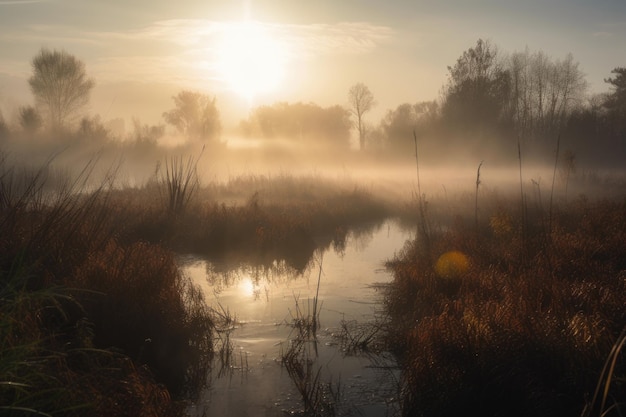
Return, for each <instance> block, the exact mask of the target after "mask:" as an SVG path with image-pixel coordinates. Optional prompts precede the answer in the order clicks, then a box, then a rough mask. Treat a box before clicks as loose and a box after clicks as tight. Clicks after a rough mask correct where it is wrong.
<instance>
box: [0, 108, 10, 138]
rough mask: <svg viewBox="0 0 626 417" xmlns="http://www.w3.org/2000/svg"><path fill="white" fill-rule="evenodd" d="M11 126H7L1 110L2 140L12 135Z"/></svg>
mask: <svg viewBox="0 0 626 417" xmlns="http://www.w3.org/2000/svg"><path fill="white" fill-rule="evenodd" d="M10 133H11V132H10V131H9V126H7V124H6V122H5V121H4V117H3V116H2V112H1V111H0V140H2V141H3V140H6V139H8V138H9V135H10Z"/></svg>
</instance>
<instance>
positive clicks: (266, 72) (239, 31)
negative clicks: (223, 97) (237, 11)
mask: <svg viewBox="0 0 626 417" xmlns="http://www.w3.org/2000/svg"><path fill="white" fill-rule="evenodd" d="M286 61H287V50H286V47H285V45H284V44H283V43H281V42H280V41H279V40H278V39H277V38H276V37H275V36H273V35H272V33H271V32H270V30H269V29H268V27H267V26H266V25H263V24H261V23H258V22H252V21H245V22H237V23H230V24H227V25H225V26H224V30H223V31H222V33H221V37H220V39H219V40H218V45H217V64H216V68H217V71H218V74H219V76H220V78H221V79H222V80H223V81H224V82H225V83H226V84H227V86H228V87H229V88H230V89H231V90H232V91H234V92H235V93H237V94H238V95H240V96H242V97H244V98H245V99H247V100H248V102H252V101H253V100H254V98H255V97H256V96H258V95H260V94H265V93H271V92H274V91H276V90H278V89H279V88H280V84H281V81H282V80H283V77H284V75H285V66H286Z"/></svg>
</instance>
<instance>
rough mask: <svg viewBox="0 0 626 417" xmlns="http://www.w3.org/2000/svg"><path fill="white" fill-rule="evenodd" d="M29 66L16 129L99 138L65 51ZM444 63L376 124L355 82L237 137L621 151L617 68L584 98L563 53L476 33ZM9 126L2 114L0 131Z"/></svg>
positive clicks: (201, 116)
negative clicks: (426, 84) (432, 92)
mask: <svg viewBox="0 0 626 417" xmlns="http://www.w3.org/2000/svg"><path fill="white" fill-rule="evenodd" d="M31 65H32V70H33V74H32V76H31V77H30V78H29V80H28V83H29V86H30V89H31V92H32V94H33V96H34V98H35V105H34V106H23V107H21V108H20V109H19V124H20V127H21V128H22V130H23V131H24V132H27V133H29V134H34V133H35V132H37V131H38V130H39V129H41V128H42V127H43V126H46V127H47V128H49V129H50V130H52V131H62V130H64V129H65V130H67V129H69V128H70V127H73V128H75V129H76V132H77V133H78V134H79V135H80V134H82V135H90V136H98V135H100V136H106V135H107V130H106V128H104V126H103V124H102V123H101V121H100V119H99V118H98V117H97V116H95V117H91V118H90V117H88V116H85V115H84V113H83V110H84V108H85V106H86V104H87V103H88V102H89V96H90V92H91V90H92V89H93V87H94V86H95V81H94V80H93V79H92V78H89V77H88V76H87V73H86V69H85V65H84V63H83V62H81V61H80V60H79V59H77V58H76V57H74V56H73V55H71V54H69V53H67V52H65V51H57V50H52V51H51V50H48V49H45V48H42V49H41V50H40V51H39V53H38V54H37V55H36V56H35V57H34V58H33V60H32V62H31ZM447 69H448V78H447V81H446V83H445V84H444V86H443V88H442V93H441V96H440V97H439V98H438V99H437V100H432V101H425V102H418V103H414V104H412V103H403V104H400V105H399V106H398V107H396V108H395V109H391V110H388V111H387V113H386V114H385V115H384V117H383V118H382V119H381V120H380V121H379V122H378V124H369V123H368V122H367V120H366V115H367V113H368V112H369V111H370V110H371V109H372V108H373V107H374V106H375V105H376V101H375V98H374V95H373V94H372V92H371V91H370V89H369V88H368V87H367V85H365V84H364V83H360V82H359V83H356V84H354V85H353V86H351V87H350V88H349V90H348V92H347V104H346V105H344V106H341V105H335V106H330V107H326V108H323V107H321V106H319V105H317V104H315V103H300V102H299V103H287V102H278V103H274V104H272V105H263V106H260V107H257V108H256V109H253V111H252V112H251V113H250V115H249V116H248V118H247V119H245V120H242V121H241V123H240V125H239V133H240V134H242V135H243V136H249V137H255V138H264V139H274V138H282V139H288V140H291V141H294V142H298V143H304V144H311V143H323V144H324V145H334V146H337V147H343V148H348V147H349V144H350V136H351V131H352V130H353V129H354V130H355V131H356V136H357V139H358V143H357V147H358V148H359V149H360V150H362V151H371V152H387V153H390V154H394V153H395V154H399V155H401V154H406V151H407V150H409V148H410V147H412V146H414V142H413V140H414V139H413V138H414V134H415V136H416V137H418V138H419V140H420V143H421V144H422V145H423V146H425V147H426V148H428V147H431V148H433V149H439V152H440V153H442V152H448V151H449V150H450V149H463V150H464V151H466V150H467V149H468V148H476V151H477V152H481V151H485V150H489V151H494V150H506V151H510V149H511V148H512V147H516V146H517V147H524V148H525V149H528V150H532V149H534V150H536V151H537V152H544V151H545V150H546V149H547V148H550V147H551V146H553V144H554V142H555V140H556V139H557V138H561V137H562V138H564V139H566V141H567V144H568V146H569V147H570V148H571V150H570V152H572V153H585V154H589V153H592V154H595V156H596V157H597V158H601V157H602V156H603V155H612V156H613V157H614V159H615V158H622V157H623V156H624V155H626V68H624V67H617V68H615V69H613V71H612V72H611V74H612V76H611V77H608V78H606V79H605V82H606V83H607V84H608V86H609V91H608V92H607V93H604V94H599V95H595V96H590V95H589V94H588V91H587V90H588V86H587V82H586V80H585V76H584V74H583V73H582V71H581V70H580V68H579V64H578V62H576V61H575V60H574V58H573V56H572V55H571V54H567V55H566V56H565V57H564V58H562V59H553V58H551V57H549V56H547V55H546V54H545V53H543V52H541V51H537V52H531V51H530V50H529V49H528V48H527V49H526V50H524V51H521V52H514V53H512V54H505V53H502V52H501V51H500V50H499V49H498V48H497V47H496V46H494V45H493V44H492V43H491V42H489V41H484V40H482V39H479V40H478V41H477V42H476V44H475V45H474V46H472V47H471V48H469V49H467V50H466V51H464V52H463V53H462V54H461V56H460V57H459V58H458V59H457V61H456V63H455V64H454V65H452V66H449V67H448V68H447ZM173 101H174V108H173V109H171V110H169V111H166V112H164V113H163V114H162V117H163V120H164V121H165V122H166V123H167V124H170V125H172V126H173V127H175V128H176V129H177V130H178V131H179V132H180V133H181V134H182V135H184V136H185V137H186V138H188V139H189V140H193V141H213V142H218V141H219V140H220V138H221V133H222V125H221V120H220V114H219V109H218V104H217V100H216V98H215V97H214V96H213V97H212V96H210V95H207V94H203V93H200V92H197V91H189V90H183V91H181V92H179V93H178V94H177V95H176V96H174V97H173ZM164 131H165V127H164V126H163V125H157V126H147V125H144V126H142V125H141V124H140V123H139V122H138V121H134V135H135V136H136V137H137V138H138V139H141V138H148V139H150V140H158V138H159V137H160V136H163V134H164ZM8 132H9V129H8V126H7V124H6V123H4V122H3V121H2V118H1V115H0V137H2V136H7V135H8Z"/></svg>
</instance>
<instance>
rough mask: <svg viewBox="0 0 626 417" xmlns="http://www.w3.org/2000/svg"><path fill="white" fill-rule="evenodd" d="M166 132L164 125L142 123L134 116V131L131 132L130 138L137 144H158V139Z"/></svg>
mask: <svg viewBox="0 0 626 417" xmlns="http://www.w3.org/2000/svg"><path fill="white" fill-rule="evenodd" d="M164 134H165V126H164V125H152V126H150V125H148V124H141V121H140V120H139V119H137V118H133V132H132V133H131V134H130V140H132V141H134V142H135V143H136V144H140V145H149V146H156V144H157V141H158V140H159V139H160V138H162V137H163V135H164Z"/></svg>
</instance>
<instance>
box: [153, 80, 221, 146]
mask: <svg viewBox="0 0 626 417" xmlns="http://www.w3.org/2000/svg"><path fill="white" fill-rule="evenodd" d="M173 99H174V104H175V106H176V108H174V109H172V110H170V111H168V112H165V113H163V118H164V119H165V121H166V122H167V123H169V124H171V125H173V126H175V127H176V128H177V129H178V131H179V132H181V133H182V134H184V135H186V136H187V137H188V138H189V139H194V140H195V139H200V140H206V139H217V138H218V137H219V135H220V132H221V129H222V126H221V123H220V115H219V111H218V109H217V105H216V100H215V97H213V98H211V97H209V96H208V95H206V94H202V93H198V92H195V91H187V90H185V91H181V92H180V93H178V94H177V95H175V96H174V97H173Z"/></svg>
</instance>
